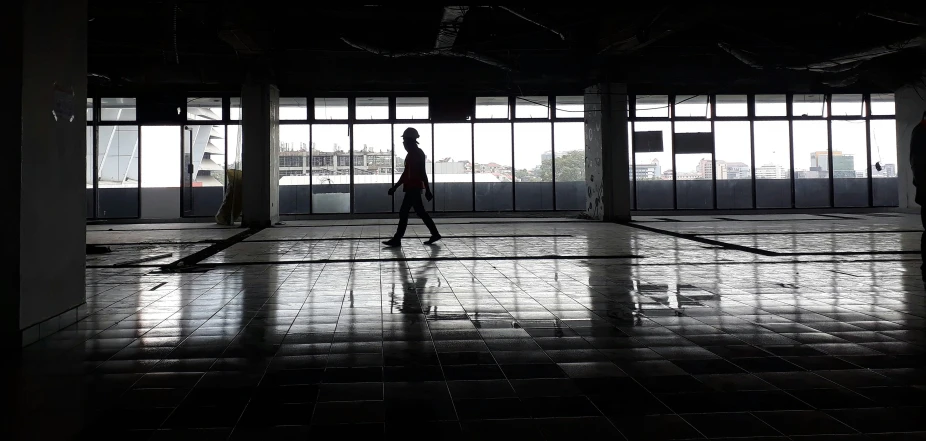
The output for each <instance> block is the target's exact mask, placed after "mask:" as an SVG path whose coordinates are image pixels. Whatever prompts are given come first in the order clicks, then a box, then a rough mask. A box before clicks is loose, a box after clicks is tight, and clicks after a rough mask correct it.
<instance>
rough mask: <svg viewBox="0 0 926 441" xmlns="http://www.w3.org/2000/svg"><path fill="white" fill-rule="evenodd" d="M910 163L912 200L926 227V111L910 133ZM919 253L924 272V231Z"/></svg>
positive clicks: (925, 266)
mask: <svg viewBox="0 0 926 441" xmlns="http://www.w3.org/2000/svg"><path fill="white" fill-rule="evenodd" d="M910 165H911V166H912V168H913V187H914V188H915V189H916V195H915V196H914V197H915V199H914V200H915V201H916V203H917V204H919V206H920V219H921V220H922V223H923V227H924V228H926V112H923V119H922V120H921V121H920V123H919V124H917V125H916V127H914V128H913V133H912V134H911V135H910ZM920 255H921V257H922V260H923V261H924V263H923V265H922V266H920V269H922V270H924V273H926V231H924V232H923V235H922V236H921V238H920Z"/></svg>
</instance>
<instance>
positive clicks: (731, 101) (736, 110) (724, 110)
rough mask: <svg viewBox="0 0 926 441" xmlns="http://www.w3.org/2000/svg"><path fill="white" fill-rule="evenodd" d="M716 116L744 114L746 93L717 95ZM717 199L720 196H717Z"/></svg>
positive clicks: (747, 109)
mask: <svg viewBox="0 0 926 441" xmlns="http://www.w3.org/2000/svg"><path fill="white" fill-rule="evenodd" d="M716 100H717V106H716V107H717V116H746V115H748V111H749V103H748V102H747V101H746V95H717V97H716ZM717 199H718V201H719V200H720V196H719V195H718V196H717Z"/></svg>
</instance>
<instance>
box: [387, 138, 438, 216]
mask: <svg viewBox="0 0 926 441" xmlns="http://www.w3.org/2000/svg"><path fill="white" fill-rule="evenodd" d="M429 125H430V126H431V180H430V182H431V194H432V195H433V194H434V190H435V188H434V180H435V178H436V177H437V169H436V168H435V163H436V161H435V160H434V149H435V148H436V146H435V144H436V143H435V142H434V124H433V123H431V124H429ZM393 139H395V138H394V137H393ZM425 171H427V170H425ZM393 173H394V172H393ZM393 204H395V201H394V200H393ZM393 206H394V205H393ZM436 210H437V196H434V198H433V199H431V211H436Z"/></svg>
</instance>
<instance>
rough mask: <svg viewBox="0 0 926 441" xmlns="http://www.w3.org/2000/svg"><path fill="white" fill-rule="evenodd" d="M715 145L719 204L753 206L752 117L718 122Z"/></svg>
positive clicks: (742, 206)
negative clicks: (749, 119) (750, 128)
mask: <svg viewBox="0 0 926 441" xmlns="http://www.w3.org/2000/svg"><path fill="white" fill-rule="evenodd" d="M743 104H744V106H745V102H744V103H743ZM719 109H720V107H719V103H718V113H720V111H719ZM714 146H715V148H716V153H715V158H716V164H715V165H714V173H715V174H716V175H717V208H752V157H751V156H752V154H751V149H750V136H749V121H717V122H715V123H714Z"/></svg>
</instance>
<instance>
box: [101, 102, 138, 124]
mask: <svg viewBox="0 0 926 441" xmlns="http://www.w3.org/2000/svg"><path fill="white" fill-rule="evenodd" d="M100 112H101V114H100V119H101V120H102V121H135V98H100Z"/></svg>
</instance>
